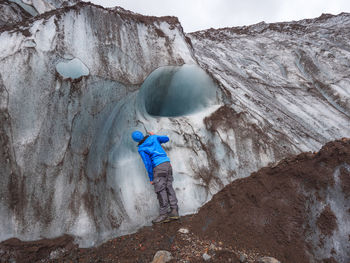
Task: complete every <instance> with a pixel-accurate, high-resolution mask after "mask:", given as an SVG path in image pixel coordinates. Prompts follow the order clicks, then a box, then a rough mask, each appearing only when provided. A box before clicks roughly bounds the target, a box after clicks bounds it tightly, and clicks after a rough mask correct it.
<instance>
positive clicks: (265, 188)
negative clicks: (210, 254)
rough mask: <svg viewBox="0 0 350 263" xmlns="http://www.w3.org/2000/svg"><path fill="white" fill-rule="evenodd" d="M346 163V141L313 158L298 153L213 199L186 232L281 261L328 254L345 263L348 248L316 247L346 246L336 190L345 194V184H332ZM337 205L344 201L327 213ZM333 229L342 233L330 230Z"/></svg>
mask: <svg viewBox="0 0 350 263" xmlns="http://www.w3.org/2000/svg"><path fill="white" fill-rule="evenodd" d="M349 160H350V140H349V139H343V140H337V141H335V142H330V143H327V144H326V145H325V146H323V147H322V149H321V150H320V151H319V152H317V153H302V154H300V155H297V156H294V157H290V158H286V159H284V160H282V161H281V162H279V163H278V165H276V166H274V167H265V168H262V169H260V170H259V171H258V172H256V173H253V174H252V175H251V176H250V177H248V178H244V179H239V180H236V181H234V182H233V183H231V184H230V185H228V186H226V187H225V188H224V189H223V190H222V191H220V192H219V193H218V194H216V195H215V196H214V197H213V199H212V200H211V201H210V202H208V203H207V204H205V205H204V206H203V207H202V208H201V209H200V210H199V212H198V214H197V215H196V216H195V217H193V220H192V221H191V227H190V228H189V229H190V231H191V233H192V232H193V233H194V234H196V235H198V236H199V237H200V238H202V239H207V238H212V239H215V240H221V241H223V242H224V243H225V244H226V245H228V244H230V245H232V246H233V247H235V248H240V249H242V248H244V249H250V250H251V249H256V250H257V251H259V252H260V254H262V255H267V254H271V253H272V254H271V255H272V256H274V257H276V258H278V259H279V260H281V261H282V262H299V263H302V262H305V263H307V262H310V260H314V259H315V258H316V259H317V260H323V259H324V258H327V257H330V256H331V255H332V256H333V257H335V255H334V254H336V256H337V257H338V260H339V261H344V260H345V259H346V260H345V261H347V260H349V259H350V254H349V253H350V250H349V248H350V247H349V245H345V247H334V248H332V247H331V248H328V249H327V250H326V248H325V247H324V245H322V242H323V244H332V242H333V240H339V242H340V243H344V244H346V240H347V238H348V235H349V234H350V233H349V230H348V228H347V227H346V226H345V225H346V220H348V219H349V213H348V209H349V208H350V200H349V199H348V198H347V197H346V194H345V193H344V192H342V191H341V189H347V188H346V187H347V186H345V185H344V184H346V183H347V181H344V180H339V179H337V173H340V172H339V170H340V169H341V168H343V167H345V169H346V170H349V168H350V166H349V164H348V163H349ZM339 184H341V185H339ZM301 189H303V190H301ZM338 189H339V190H338ZM339 200H344V201H343V203H340V205H339V206H337V207H336V208H333V207H332V206H333V205H334V204H335V203H337V202H340V201H339ZM324 204H326V207H325V208H324ZM343 205H344V206H343ZM328 206H329V207H328ZM336 218H337V219H338V220H336ZM340 218H343V220H342V221H340V220H339V219H340ZM223 221H224V222H225V224H223ZM337 228H339V229H340V228H341V229H343V231H342V232H341V231H334V229H337ZM320 232H321V233H320ZM313 233H320V234H319V235H316V234H313ZM331 233H333V235H331ZM311 235H314V236H312V238H310V236H311ZM321 241H322V242H321ZM328 242H329V243H328ZM288 244H293V245H288ZM319 249H321V250H322V254H318V253H319V252H318V251H319ZM336 250H337V251H336ZM326 251H327V253H328V255H327V254H325V252H326ZM334 252H336V253H334ZM309 255H313V256H311V259H310V258H309ZM325 255H326V257H325Z"/></svg>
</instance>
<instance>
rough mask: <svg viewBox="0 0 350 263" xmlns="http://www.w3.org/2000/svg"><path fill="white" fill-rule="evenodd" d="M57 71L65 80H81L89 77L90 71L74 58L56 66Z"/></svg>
mask: <svg viewBox="0 0 350 263" xmlns="http://www.w3.org/2000/svg"><path fill="white" fill-rule="evenodd" d="M56 70H57V72H58V73H59V74H60V75H61V76H62V77H63V79H69V78H70V79H79V78H81V77H83V76H88V75H89V69H88V68H87V67H86V66H85V65H84V63H83V62H82V61H81V60H80V59H79V58H74V59H72V60H69V61H68V62H59V63H58V64H57V65H56Z"/></svg>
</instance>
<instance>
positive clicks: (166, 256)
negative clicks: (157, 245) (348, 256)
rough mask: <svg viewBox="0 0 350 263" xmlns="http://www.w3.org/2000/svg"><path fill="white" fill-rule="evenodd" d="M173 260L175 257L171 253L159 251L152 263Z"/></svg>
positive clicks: (163, 262)
mask: <svg viewBox="0 0 350 263" xmlns="http://www.w3.org/2000/svg"><path fill="white" fill-rule="evenodd" d="M172 258H173V257H172V255H171V253H170V252H169V251H166V250H159V251H157V253H156V254H155V255H154V258H153V261H152V263H165V262H168V261H170V260H172Z"/></svg>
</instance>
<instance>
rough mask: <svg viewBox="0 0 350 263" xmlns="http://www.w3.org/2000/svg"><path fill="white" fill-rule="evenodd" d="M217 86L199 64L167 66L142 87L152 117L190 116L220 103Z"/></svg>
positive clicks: (155, 73)
mask: <svg viewBox="0 0 350 263" xmlns="http://www.w3.org/2000/svg"><path fill="white" fill-rule="evenodd" d="M216 91H217V86H216V85H215V83H214V82H213V80H212V79H211V78H210V76H209V75H208V74H207V73H206V72H205V71H204V70H202V69H201V68H200V67H199V66H197V65H183V66H166V67H161V68H158V69H156V70H155V71H153V72H152V73H151V74H150V75H149V76H148V77H147V78H146V80H145V81H144V83H143V84H142V86H141V94H142V95H141V96H142V98H143V100H144V103H145V109H146V111H147V113H148V114H150V115H152V116H162V117H176V116H183V115H189V114H191V113H195V112H197V111H199V110H201V109H204V108H205V107H207V106H209V105H210V104H212V103H213V102H214V101H216Z"/></svg>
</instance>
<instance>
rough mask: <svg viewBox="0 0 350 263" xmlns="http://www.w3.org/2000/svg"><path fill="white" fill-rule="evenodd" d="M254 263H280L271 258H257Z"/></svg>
mask: <svg viewBox="0 0 350 263" xmlns="http://www.w3.org/2000/svg"><path fill="white" fill-rule="evenodd" d="M256 263H281V262H280V261H278V260H277V259H275V258H272V257H262V258H259V259H258V260H257V261H256Z"/></svg>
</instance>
